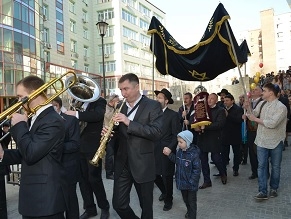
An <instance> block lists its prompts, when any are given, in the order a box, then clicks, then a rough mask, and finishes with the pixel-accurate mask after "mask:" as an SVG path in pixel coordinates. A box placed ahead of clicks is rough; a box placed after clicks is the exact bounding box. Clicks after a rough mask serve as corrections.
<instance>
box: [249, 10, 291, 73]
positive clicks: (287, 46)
mask: <svg viewBox="0 0 291 219" xmlns="http://www.w3.org/2000/svg"><path fill="white" fill-rule="evenodd" d="M260 17H261V27H260V28H259V29H256V30H250V31H249V36H248V40H247V41H248V45H249V47H250V51H251V54H252V56H251V57H250V58H249V62H250V76H253V74H255V73H256V72H257V71H259V72H261V73H262V74H266V73H269V72H271V71H274V72H275V73H277V72H278V71H279V70H286V69H288V66H289V65H291V58H290V51H291V12H288V13H284V14H279V15H275V14H274V10H273V9H268V10H264V11H261V12H260ZM260 63H263V65H264V66H263V68H260V67H259V64H260Z"/></svg>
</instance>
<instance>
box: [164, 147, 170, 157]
mask: <svg viewBox="0 0 291 219" xmlns="http://www.w3.org/2000/svg"><path fill="white" fill-rule="evenodd" d="M171 152H172V150H171V149H170V148H168V147H164V149H163V154H164V155H167V156H169V155H170V153H171Z"/></svg>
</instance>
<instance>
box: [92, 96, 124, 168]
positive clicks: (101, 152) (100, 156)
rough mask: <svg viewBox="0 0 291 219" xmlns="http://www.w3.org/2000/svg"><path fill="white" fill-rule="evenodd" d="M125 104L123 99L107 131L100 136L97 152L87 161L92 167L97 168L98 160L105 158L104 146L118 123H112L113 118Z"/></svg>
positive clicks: (111, 120)
mask: <svg viewBox="0 0 291 219" xmlns="http://www.w3.org/2000/svg"><path fill="white" fill-rule="evenodd" d="M125 102H126V99H125V98H124V99H123V101H122V103H121V105H120V107H119V108H118V109H117V110H116V111H115V112H114V114H113V116H112V117H111V119H110V121H109V125H108V129H107V132H106V133H105V134H104V135H103V136H102V138H101V140H100V145H99V148H98V150H97V151H96V153H95V155H94V157H93V158H92V160H90V161H89V163H90V164H92V165H93V166H96V167H97V166H98V163H99V160H100V159H103V158H104V156H105V150H106V146H107V142H108V141H109V139H110V136H111V133H112V131H113V128H114V126H118V125H119V123H118V122H114V121H113V117H114V116H115V115H116V114H117V113H120V111H121V109H122V107H123V105H124V103H125Z"/></svg>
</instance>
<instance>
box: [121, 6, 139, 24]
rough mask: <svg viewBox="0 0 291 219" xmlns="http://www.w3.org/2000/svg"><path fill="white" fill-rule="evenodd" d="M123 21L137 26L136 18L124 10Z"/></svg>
mask: <svg viewBox="0 0 291 219" xmlns="http://www.w3.org/2000/svg"><path fill="white" fill-rule="evenodd" d="M122 19H123V20H125V21H128V22H129V23H132V24H136V16H134V15H132V14H131V13H129V12H127V11H125V10H123V9H122Z"/></svg>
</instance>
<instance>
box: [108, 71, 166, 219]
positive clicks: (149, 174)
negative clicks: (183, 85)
mask: <svg viewBox="0 0 291 219" xmlns="http://www.w3.org/2000/svg"><path fill="white" fill-rule="evenodd" d="M118 86H119V88H120V90H121V93H122V96H123V97H124V98H126V104H124V106H123V108H122V109H121V112H120V113H117V114H116V115H115V116H114V117H113V120H114V121H115V122H119V126H118V130H116V132H115V134H116V136H117V142H118V149H117V153H116V156H115V171H114V188H113V201H112V203H113V208H114V209H115V210H116V212H117V213H118V215H119V216H120V217H121V218H122V219H123V218H124V219H132V218H138V217H137V216H136V215H135V213H134V212H133V210H132V209H131V207H130V206H129V202H130V190H131V187H132V184H134V186H135V188H136V191H137V194H138V197H139V201H140V206H141V208H142V216H141V218H143V219H152V218H153V187H154V180H155V178H156V171H155V156H154V142H155V141H156V140H158V139H159V138H160V137H161V135H162V122H163V112H162V109H161V105H160V104H159V103H158V102H157V101H154V100H151V99H149V98H147V97H145V96H143V95H141V94H140V90H139V79H138V77H137V76H136V75H135V74H133V73H128V74H125V75H123V76H122V77H121V78H120V79H119V83H118ZM104 132H106V128H104V130H103V133H104Z"/></svg>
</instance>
